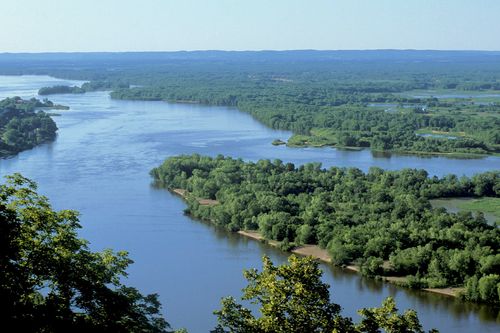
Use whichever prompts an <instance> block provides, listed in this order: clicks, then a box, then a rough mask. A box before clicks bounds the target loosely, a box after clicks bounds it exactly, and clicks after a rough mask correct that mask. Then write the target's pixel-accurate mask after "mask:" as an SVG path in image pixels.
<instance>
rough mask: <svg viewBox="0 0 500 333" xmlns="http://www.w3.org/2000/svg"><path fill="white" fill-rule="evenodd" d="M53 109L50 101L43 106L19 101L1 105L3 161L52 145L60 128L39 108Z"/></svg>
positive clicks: (0, 145) (13, 100) (0, 103)
mask: <svg viewBox="0 0 500 333" xmlns="http://www.w3.org/2000/svg"><path fill="white" fill-rule="evenodd" d="M41 107H44V108H52V107H55V105H54V104H53V103H52V102H51V101H47V100H44V101H43V102H41V101H39V100H37V99H35V98H32V99H30V100H23V99H21V98H19V97H14V98H6V99H4V100H2V101H0V157H5V156H9V155H13V154H16V153H18V152H20V151H23V150H26V149H30V148H33V147H35V146H36V145H39V144H41V143H45V142H48V141H52V140H54V139H55V137H56V131H57V126H56V124H55V122H54V121H53V120H52V119H51V118H50V116H49V115H48V114H46V113H45V112H43V111H38V112H36V111H35V110H36V108H41Z"/></svg>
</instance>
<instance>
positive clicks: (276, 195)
mask: <svg viewBox="0 0 500 333" xmlns="http://www.w3.org/2000/svg"><path fill="white" fill-rule="evenodd" d="M151 174H152V176H153V177H154V179H155V181H156V182H158V183H159V184H161V185H163V186H166V187H167V188H184V189H187V190H188V191H190V192H191V193H194V194H195V195H196V196H197V197H208V196H209V197H210V198H216V199H217V200H218V202H219V204H218V205H216V206H212V207H208V206H203V205H199V204H198V203H197V201H196V200H190V201H189V202H188V205H189V207H188V209H189V212H190V214H192V215H193V216H195V217H198V218H201V219H205V220H209V221H211V222H213V223H214V224H216V225H219V226H222V227H225V228H227V229H228V230H232V231H235V230H241V229H250V230H258V231H259V232H261V234H262V235H263V236H264V237H265V238H268V239H272V240H277V241H283V240H285V239H286V240H288V242H292V241H293V242H295V243H299V244H317V245H319V246H321V247H323V248H326V249H328V251H329V253H330V256H331V258H332V262H333V263H334V264H336V265H346V264H349V263H351V262H358V263H360V264H361V271H362V273H364V274H366V275H393V276H394V275H396V276H403V277H408V276H409V277H410V278H409V279H408V281H410V282H411V286H412V287H419V288H425V287H447V286H463V285H464V284H465V281H466V280H467V279H469V278H470V277H472V276H474V275H477V277H478V279H479V278H481V277H482V276H483V275H487V274H492V273H496V269H497V266H498V265H497V264H498V263H497V256H498V255H499V254H500V247H499V245H500V229H499V228H497V227H495V226H491V225H488V224H487V223H486V221H485V220H484V218H483V217H482V216H481V215H477V216H473V215H472V214H471V213H468V212H460V213H458V214H452V213H448V212H446V211H445V210H444V209H433V208H432V206H431V205H430V202H429V199H431V198H435V197H463V196H475V195H478V194H480V195H488V196H496V195H498V194H497V192H496V188H498V186H499V183H500V175H499V172H498V171H493V172H487V173H484V174H478V175H475V176H474V177H472V178H466V177H462V178H460V179H459V178H457V177H456V176H452V175H450V176H445V177H443V178H437V177H428V176H427V173H426V172H425V171H424V170H411V169H405V170H400V171H384V170H382V169H379V168H372V169H370V170H369V172H367V173H363V172H362V171H361V170H359V169H356V168H336V167H332V168H330V169H328V170H325V169H321V166H320V165H319V164H306V165H303V166H300V167H298V168H296V167H295V166H294V165H293V164H291V163H288V164H284V163H283V162H281V161H279V160H276V161H273V162H271V161H269V160H261V161H258V162H256V163H254V162H243V161H242V160H235V159H231V158H225V157H223V156H217V157H215V158H210V157H204V156H200V155H192V156H178V157H172V158H170V159H167V160H166V161H165V162H164V163H163V164H162V165H161V166H159V167H158V168H155V169H153V170H152V171H151ZM207 184H210V186H207ZM207 189H209V190H207ZM384 261H387V263H388V264H387V265H382V264H381V262H384ZM382 268H383V269H382Z"/></svg>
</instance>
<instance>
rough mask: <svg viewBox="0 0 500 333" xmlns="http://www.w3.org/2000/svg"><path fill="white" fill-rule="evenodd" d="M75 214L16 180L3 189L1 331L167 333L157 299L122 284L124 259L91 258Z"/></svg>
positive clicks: (0, 197)
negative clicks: (79, 230)
mask: <svg viewBox="0 0 500 333" xmlns="http://www.w3.org/2000/svg"><path fill="white" fill-rule="evenodd" d="M78 228H80V225H79V223H78V213H77V212H75V211H71V210H62V211H54V210H53V209H52V208H51V206H50V204H49V201H48V199H47V198H45V197H43V196H41V195H39V194H37V193H36V184H35V183H34V182H32V181H30V180H28V179H26V178H23V177H22V176H21V175H19V174H15V175H13V176H9V177H7V182H6V184H4V185H0V271H1V272H2V274H0V307H1V308H2V323H3V325H5V326H6V327H15V328H16V329H17V330H19V331H21V332H165V329H166V328H167V327H168V324H167V323H166V322H165V320H164V319H163V318H162V316H161V315H160V303H159V302H158V299H157V295H147V296H143V295H141V294H140V293H139V292H138V291H137V290H136V289H134V288H131V287H127V286H125V285H123V284H122V283H121V279H122V278H123V277H124V276H126V268H127V266H128V265H129V264H131V263H132V261H131V260H130V259H129V258H128V256H127V253H126V252H124V251H120V252H117V253H114V252H112V251H111V250H105V251H103V252H92V251H90V250H89V248H88V242H87V241H85V240H83V239H80V238H79V237H78V234H77V229H78Z"/></svg>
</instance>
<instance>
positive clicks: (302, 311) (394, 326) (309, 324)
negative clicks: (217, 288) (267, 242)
mask: <svg viewBox="0 0 500 333" xmlns="http://www.w3.org/2000/svg"><path fill="white" fill-rule="evenodd" d="M244 275H245V278H246V279H247V280H248V286H247V287H245V288H244V289H243V297H242V300H246V301H250V302H251V303H253V304H257V305H258V306H259V311H260V316H259V317H256V316H254V315H253V314H252V312H251V311H250V310H249V309H247V308H245V307H243V306H242V305H241V304H238V303H237V301H236V300H235V299H234V298H233V297H226V298H223V299H222V308H221V309H220V310H218V311H215V314H216V315H217V318H218V321H219V325H218V327H217V328H216V329H215V332H235V333H243V332H245V333H271V332H276V333H294V332H296V333H302V332H336V333H337V332H338V333H346V332H347V333H349V332H352V333H361V332H366V333H372V332H373V333H375V332H380V331H381V330H384V331H385V332H387V333H423V332H424V331H423V330H422V326H421V325H420V322H419V319H418V316H417V314H416V312H415V311H413V310H408V311H406V312H405V313H404V314H399V313H398V309H397V308H396V304H395V302H394V300H393V299H392V298H390V297H389V298H387V299H386V300H385V301H384V302H383V304H382V307H380V308H371V309H362V310H360V311H359V314H360V315H361V316H362V320H361V322H360V323H359V324H357V325H355V324H354V323H353V321H352V320H351V318H347V317H343V316H342V315H341V314H340V310H341V308H340V306H339V305H337V304H335V303H332V302H331V301H330V294H329V291H328V288H329V286H328V285H327V284H325V283H323V282H322V281H321V275H322V272H321V270H320V269H319V266H318V263H317V262H316V261H314V260H313V259H312V258H298V257H296V256H290V257H289V259H288V264H284V265H281V266H274V264H273V263H272V262H271V260H270V259H269V258H268V257H264V258H263V269H262V272H258V271H257V270H255V269H251V270H247V271H245V273H244ZM431 332H437V331H436V330H432V331H431Z"/></svg>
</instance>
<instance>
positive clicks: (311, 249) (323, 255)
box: [237, 230, 464, 297]
mask: <svg viewBox="0 0 500 333" xmlns="http://www.w3.org/2000/svg"><path fill="white" fill-rule="evenodd" d="M237 233H238V234H240V235H242V236H244V237H247V238H250V239H253V240H256V241H259V242H263V241H265V242H267V243H268V244H269V245H271V246H274V247H279V245H280V242H277V241H269V240H266V239H265V238H264V237H263V236H262V235H261V234H260V233H259V232H258V231H253V230H251V231H243V230H240V231H238V232H237ZM291 252H292V253H295V254H298V255H302V256H311V257H313V258H315V259H318V260H320V261H323V262H325V263H328V264H331V263H332V258H331V256H330V255H329V254H328V251H327V250H325V249H322V248H320V247H319V246H318V245H302V246H298V247H296V248H294V249H293V250H292V251H291ZM343 268H344V269H346V270H349V271H352V272H356V273H360V269H359V266H357V265H347V266H344V267H343ZM381 279H382V281H385V282H389V283H394V284H398V285H400V284H401V283H404V282H406V277H402V276H382V277H381ZM421 290H423V291H426V292H430V293H434V294H439V295H445V296H450V297H458V295H459V294H460V293H461V292H462V291H463V290H464V288H423V289H421Z"/></svg>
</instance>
